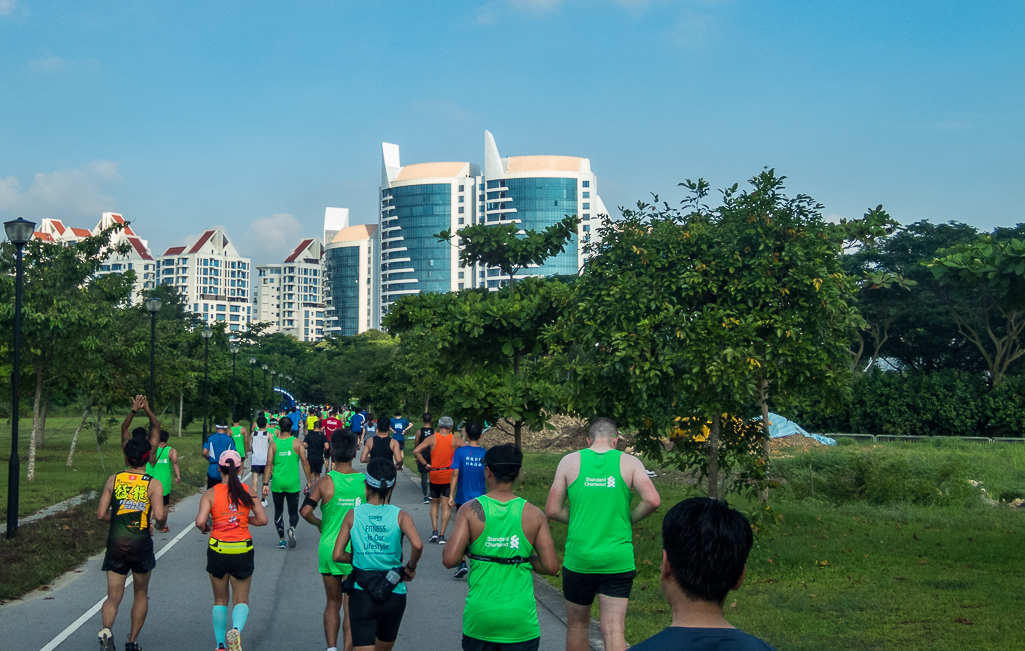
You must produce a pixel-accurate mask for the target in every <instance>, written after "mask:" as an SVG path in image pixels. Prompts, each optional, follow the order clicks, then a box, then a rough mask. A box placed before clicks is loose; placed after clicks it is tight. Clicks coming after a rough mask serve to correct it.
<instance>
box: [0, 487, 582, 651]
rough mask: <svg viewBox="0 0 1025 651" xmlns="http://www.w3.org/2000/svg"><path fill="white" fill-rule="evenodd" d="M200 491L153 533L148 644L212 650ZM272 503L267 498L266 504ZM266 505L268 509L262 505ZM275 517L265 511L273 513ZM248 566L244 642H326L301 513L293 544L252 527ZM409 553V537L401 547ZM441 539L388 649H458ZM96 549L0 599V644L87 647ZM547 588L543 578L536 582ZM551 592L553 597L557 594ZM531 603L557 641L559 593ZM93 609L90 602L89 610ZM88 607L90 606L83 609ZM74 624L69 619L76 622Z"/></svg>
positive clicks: (45, 650) (423, 518)
mask: <svg viewBox="0 0 1025 651" xmlns="http://www.w3.org/2000/svg"><path fill="white" fill-rule="evenodd" d="M410 479H412V477H411V475H409V474H408V473H406V474H404V475H400V477H399V481H398V484H397V486H396V489H395V493H394V495H393V500H392V501H393V503H394V504H396V505H398V506H400V507H402V508H403V509H405V510H406V511H408V512H409V513H411V514H412V515H413V519H414V521H415V522H416V526H417V529H418V530H419V531H420V534H421V536H423V537H424V539H425V541H426V538H427V537H428V536H429V535H430V530H431V526H430V514H429V507H428V506H427V505H424V504H421V503H420V502H421V499H422V495H421V493H420V487H419V480H417V481H416V482H415V483H414V482H413V481H410ZM198 503H199V495H198V494H197V495H194V496H192V497H189V498H187V499H185V500H182V501H181V502H179V503H178V504H177V505H176V507H175V510H174V512H173V513H171V515H170V518H169V526H170V527H171V533H169V534H163V535H158V536H157V538H156V541H155V542H156V548H157V553H158V560H157V567H156V569H155V570H154V571H153V578H152V579H151V583H150V609H149V616H148V618H147V620H146V625H145V627H143V630H142V634H141V636H140V638H139V642H140V644H141V645H142V646H143V648H145V649H146V651H183V650H185V651H193V650H206V649H214V648H215V647H216V644H215V642H214V638H213V630H212V627H211V624H210V610H211V607H212V606H213V595H212V592H211V589H210V581H209V578H208V576H207V574H206V540H207V539H206V536H204V535H202V534H201V533H200V532H199V531H198V530H196V529H195V527H194V526H193V520H194V519H195V515H196V511H197V508H198ZM269 506H270V505H269ZM268 511H270V508H268ZM271 517H272V518H273V515H271ZM252 531H253V539H254V542H255V544H256V573H255V574H254V575H253V586H252V593H251V595H250V601H249V606H250V615H249V621H248V623H247V624H246V628H245V631H244V632H243V635H242V637H243V646H244V648H245V649H246V651H264V650H266V651H270V650H274V651H277V650H278V649H283V648H287V649H310V650H316V649H324V648H326V645H325V644H324V629H323V623H322V615H323V610H324V588H323V582H322V580H321V577H320V574H318V572H317V542H318V537H319V534H318V532H317V531H316V530H315V529H314V528H313V527H311V526H310V525H309V524H307V523H306V522H305V521H302V520H300V522H299V526H298V527H297V538H298V546H297V547H296V549H293V550H286V551H282V550H278V549H275V544H276V543H277V540H278V539H277V534H276V533H275V531H274V527H273V522H272V523H271V524H269V525H268V526H266V527H254V528H253V529H252ZM406 550H407V551H406V555H407V556H408V545H407V547H406ZM441 552H442V548H441V547H439V546H438V545H434V544H430V543H426V542H425V549H424V555H423V558H422V559H421V561H420V566H419V568H418V571H417V576H416V579H415V580H414V581H412V582H411V583H410V584H409V597H408V602H407V607H406V613H405V616H404V618H403V620H402V628H401V629H400V631H399V639H398V642H397V643H396V645H395V649H396V651H414V650H416V651H433V650H438V651H449V650H455V649H459V648H460V640H461V638H462V617H463V604H464V602H465V599H466V589H467V588H466V581H465V579H463V580H455V579H453V578H452V571H451V570H448V569H446V568H445V567H444V566H442V564H441ZM102 560H103V555H102V554H100V555H97V556H95V557H93V558H91V559H89V561H88V562H86V563H85V565H83V566H82V567H81V568H79V569H78V570H75V571H74V572H72V573H69V574H67V575H65V576H64V577H61V578H60V579H58V580H57V581H55V582H54V583H53V584H52V585H51V589H50V590H46V591H36V592H33V593H31V594H29V595H26V597H25V598H24V599H22V600H20V601H15V602H12V603H9V604H6V605H4V606H2V607H0V631H3V632H4V642H3V648H5V649H19V650H21V651H37V650H38V651H53V650H54V649H60V650H62V651H63V650H69V649H76V650H77V649H93V648H95V646H96V633H97V631H99V630H100V626H101V625H100V616H99V613H98V608H96V607H97V605H98V603H99V602H101V601H102V599H103V598H104V596H105V583H104V578H103V574H102V572H100V565H101V564H102ZM544 587H545V588H547V586H544ZM555 596H558V595H557V594H556V595H555ZM544 602H545V603H547V604H548V606H547V607H546V606H545V605H542V604H540V603H539V604H538V616H539V618H540V621H541V649H542V651H555V650H556V649H564V648H565V635H566V629H565V625H564V624H563V622H562V621H561V620H560V618H561V617H564V616H565V612H560V611H559V606H560V604H559V600H558V599H556V598H553V597H552V595H551V593H549V594H548V596H547V598H545V599H544ZM130 604H131V589H128V590H127V591H126V595H125V600H124V601H123V602H122V604H121V609H120V611H119V613H118V619H117V623H116V624H115V626H114V635H115V641H116V643H117V648H119V649H120V648H121V647H122V645H123V644H124V640H125V637H126V636H127V634H128V622H129V608H130ZM94 608H95V610H93V609H94ZM91 610H92V611H93V612H92V613H91V614H90V611H91ZM76 624H77V626H76Z"/></svg>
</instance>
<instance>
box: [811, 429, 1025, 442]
mask: <svg viewBox="0 0 1025 651" xmlns="http://www.w3.org/2000/svg"><path fill="white" fill-rule="evenodd" d="M821 435H822V436H828V437H829V438H832V439H852V440H855V441H872V442H873V443H923V442H925V441H931V440H932V439H952V440H958V441H967V442H969V443H1025V438H1014V437H1009V436H997V437H993V438H990V437H987V436H897V435H893V434H848V433H842V432H839V433H838V432H831V433H827V432H822V433H821Z"/></svg>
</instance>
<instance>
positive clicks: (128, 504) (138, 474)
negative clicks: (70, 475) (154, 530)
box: [96, 396, 167, 651]
mask: <svg viewBox="0 0 1025 651" xmlns="http://www.w3.org/2000/svg"><path fill="white" fill-rule="evenodd" d="M138 399H139V397H138V396H137V397H136V401H138ZM140 406H141V405H140ZM146 411H147V413H148V414H149V413H152V412H150V411H149V409H147V410H146ZM154 420H156V419H155V418H151V419H150V422H153V421H154ZM122 431H124V430H122ZM159 438H160V431H159V425H158V429H157V439H158V440H159ZM122 447H123V448H124V455H125V465H126V466H127V467H128V469H127V470H124V471H122V472H119V473H117V474H115V475H112V476H111V477H110V479H108V480H107V483H106V484H105V485H104V486H103V493H102V494H101V495H100V503H99V505H98V506H97V508H96V518H97V519H98V520H100V521H101V522H109V523H110V531H109V533H108V534H107V552H106V554H105V555H104V557H103V566H102V568H101V569H102V570H103V571H104V572H106V573H107V600H106V601H104V602H103V606H102V608H101V609H100V612H101V618H102V621H103V628H102V629H101V630H100V633H99V639H100V649H102V650H103V651H111V650H112V649H113V648H114V634H113V633H112V632H111V628H113V626H114V620H115V619H116V618H117V611H118V607H119V606H120V605H121V599H122V598H124V596H125V582H126V581H127V579H128V572H131V573H132V579H133V580H132V588H133V590H134V593H135V598H134V600H133V601H132V626H131V629H130V630H129V632H128V641H127V642H125V651H140V650H139V645H138V639H139V631H141V630H142V625H143V624H144V623H145V622H146V613H147V612H149V596H148V592H149V579H150V573H151V572H152V571H153V568H154V567H156V564H157V559H156V556H155V555H154V554H153V535H152V534H151V533H150V525H151V524H155V525H156V526H157V527H158V528H160V527H162V526H163V524H164V520H166V519H167V509H165V508H164V501H163V487H162V486H161V485H160V481H159V480H157V479H154V478H152V477H150V476H149V475H147V474H146V462H147V461H148V460H149V456H150V451H151V448H150V444H149V442H148V441H146V439H143V438H130V439H129V440H127V441H125V442H124V443H123V446H122Z"/></svg>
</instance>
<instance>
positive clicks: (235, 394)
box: [228, 339, 238, 418]
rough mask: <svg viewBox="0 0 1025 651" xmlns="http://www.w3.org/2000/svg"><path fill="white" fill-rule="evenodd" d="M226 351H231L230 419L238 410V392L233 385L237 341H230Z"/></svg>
mask: <svg viewBox="0 0 1025 651" xmlns="http://www.w3.org/2000/svg"><path fill="white" fill-rule="evenodd" d="M228 350H230V351H231V417H232V418H234V417H235V410H236V409H238V391H237V385H236V384H235V356H236V355H238V339H232V340H231V341H230V342H229V343H228Z"/></svg>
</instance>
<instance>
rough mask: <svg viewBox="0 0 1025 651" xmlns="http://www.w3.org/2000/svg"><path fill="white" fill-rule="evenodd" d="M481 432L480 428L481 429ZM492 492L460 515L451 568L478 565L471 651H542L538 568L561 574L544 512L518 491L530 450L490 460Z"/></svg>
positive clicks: (467, 636) (498, 451)
mask: <svg viewBox="0 0 1025 651" xmlns="http://www.w3.org/2000/svg"><path fill="white" fill-rule="evenodd" d="M478 429H479V426H478ZM484 464H485V468H484V474H485V478H486V481H487V486H488V492H487V494H486V495H481V496H480V497H477V498H475V499H472V500H470V501H469V502H467V503H466V504H464V505H463V507H462V508H461V509H459V512H458V513H456V523H455V525H454V526H453V527H452V539H451V540H450V541H449V544H448V546H447V547H445V551H444V552H442V556H441V558H442V562H443V563H444V564H445V567H448V568H452V567H455V566H456V565H457V564H458V563H459V562H460V561H461V560H462V558H463V554H466V555H467V557H468V558H469V559H470V577H469V579H468V583H469V587H470V591H469V593H468V594H467V596H466V607H465V609H464V610H463V645H462V648H463V651H537V649H538V645H539V644H540V641H541V627H540V625H539V624H538V620H537V605H536V602H535V601H534V579H533V577H532V576H531V574H530V571H531V569H533V570H534V571H535V572H537V573H538V574H556V573H558V571H559V557H558V556H557V555H556V554H555V542H554V541H553V540H552V534H551V532H550V531H549V529H548V520H547V519H545V514H544V513H543V512H542V511H541V509H539V508H537V507H536V506H534V505H533V504H530V503H529V502H527V501H526V500H524V499H523V498H522V497H517V496H516V494H515V493H513V489H512V485H513V482H514V481H516V478H517V477H518V476H519V474H520V468H522V466H523V452H522V451H521V450H520V449H519V448H517V447H516V446H515V445H513V444H512V443H507V444H505V445H499V446H496V447H493V448H491V449H490V450H488V451H487V453H486V454H485V455H484Z"/></svg>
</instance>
